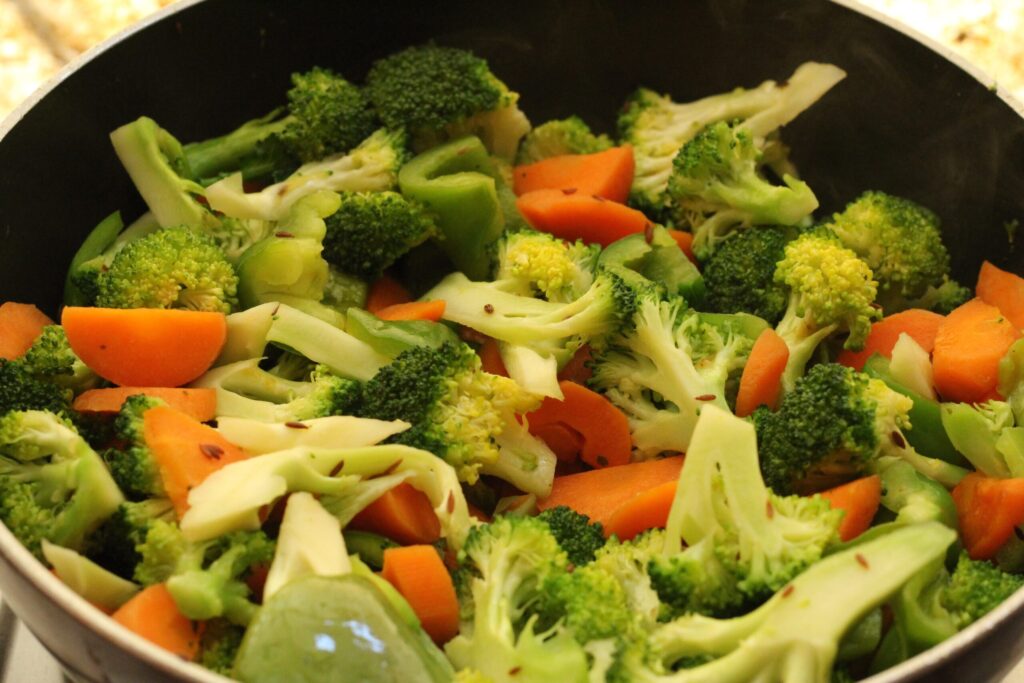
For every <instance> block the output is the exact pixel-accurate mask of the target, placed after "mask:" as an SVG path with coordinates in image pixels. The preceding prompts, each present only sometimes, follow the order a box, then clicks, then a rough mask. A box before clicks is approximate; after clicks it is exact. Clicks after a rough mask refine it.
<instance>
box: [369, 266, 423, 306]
mask: <svg viewBox="0 0 1024 683" xmlns="http://www.w3.org/2000/svg"><path fill="white" fill-rule="evenodd" d="M410 301H412V296H411V295H410V294H409V292H408V291H407V290H406V289H405V287H403V286H402V285H401V283H399V282H398V280H396V279H395V278H393V277H391V276H390V275H388V274H387V273H385V274H384V275H381V276H380V277H379V278H377V279H376V280H375V281H374V282H373V284H372V285H370V292H369V293H368V294H367V295H366V310H368V311H369V312H370V313H373V314H374V315H376V314H377V312H378V311H380V310H382V309H384V308H387V307H388V306H394V305H396V304H404V303H408V302H410Z"/></svg>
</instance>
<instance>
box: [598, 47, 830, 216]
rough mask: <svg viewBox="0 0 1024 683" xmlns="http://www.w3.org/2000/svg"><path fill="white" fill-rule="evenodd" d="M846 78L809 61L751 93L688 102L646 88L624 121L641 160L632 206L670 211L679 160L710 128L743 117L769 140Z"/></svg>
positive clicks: (624, 134) (623, 131)
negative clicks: (674, 170)
mask: <svg viewBox="0 0 1024 683" xmlns="http://www.w3.org/2000/svg"><path fill="white" fill-rule="evenodd" d="M845 77H846V73H845V72H844V71H843V70H842V69H839V68H838V67H835V66H832V65H830V64H817V63H814V62H808V63H806V64H803V65H801V66H800V67H799V68H797V70H796V71H795V72H793V75H792V76H790V78H789V79H788V80H786V81H785V82H784V83H783V84H778V83H776V82H775V81H765V82H764V83H762V84H761V85H760V86H758V87H757V88H753V89H751V90H745V89H743V88H737V89H736V90H733V91H732V92H727V93H722V94H720V95H712V96H710V97H705V98H704V99H701V100H697V101H695V102H689V103H686V104H679V103H676V102H673V101H672V100H671V99H670V98H669V97H668V96H665V95H659V94H658V93H656V92H654V91H652V90H649V89H647V88H641V89H640V90H638V91H637V92H635V93H634V94H633V95H632V96H631V97H630V99H629V100H628V101H627V102H626V105H625V106H624V107H623V110H622V113H621V114H620V115H619V120H618V127H619V137H620V140H621V141H622V142H624V143H629V144H631V145H633V153H634V156H635V157H636V173H635V174H634V176H633V188H632V196H631V198H630V201H631V203H633V204H635V205H637V206H639V207H640V208H642V209H644V210H645V211H648V212H649V215H651V216H652V217H655V218H660V217H661V215H662V214H663V213H665V209H666V204H667V197H666V188H667V187H668V181H669V176H670V175H671V174H672V162H673V159H674V158H675V156H676V154H677V152H678V151H679V150H680V148H681V147H682V146H683V145H684V144H686V143H687V142H688V141H690V140H692V139H693V137H694V136H695V135H697V133H699V132H700V131H701V130H702V129H703V128H705V127H706V126H709V125H711V124H713V123H716V122H719V121H732V120H735V119H740V120H743V121H744V127H745V128H746V129H747V130H749V131H750V133H751V134H752V135H753V136H754V137H755V138H756V139H762V138H766V137H767V136H768V135H769V133H771V132H772V131H775V130H776V129H778V128H780V127H781V126H784V125H785V124H787V123H789V122H790V121H791V120H793V119H794V118H796V117H797V115H799V114H800V113H801V112H802V111H803V110H804V109H806V108H807V107H809V106H811V105H812V104H814V102H816V101H817V100H818V99H819V98H820V97H821V96H822V95H824V94H825V93H826V92H828V90H829V89H831V88H832V86H833V85H835V84H836V83H838V82H839V81H841V80H842V79H843V78H845ZM776 147H777V146H776ZM766 151H767V150H766Z"/></svg>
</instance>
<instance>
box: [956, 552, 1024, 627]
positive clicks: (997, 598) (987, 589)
mask: <svg viewBox="0 0 1024 683" xmlns="http://www.w3.org/2000/svg"><path fill="white" fill-rule="evenodd" d="M1021 586H1024V576H1020V575H1018V574H1008V573H1007V572H1004V571H1001V570H1000V569H999V568H997V567H995V566H994V565H992V564H990V563H989V562H985V561H982V560H972V559H971V558H970V557H969V556H968V555H967V553H965V552H962V553H960V559H959V560H957V563H956V568H955V569H954V570H953V574H952V576H951V577H950V579H949V585H948V586H947V587H946V589H945V591H943V594H942V606H943V607H945V608H946V609H947V610H949V611H950V613H951V615H952V616H953V619H954V621H955V623H956V625H957V627H959V628H960V629H963V628H966V627H967V626H969V625H971V624H973V623H974V622H975V621H977V620H978V619H981V618H982V617H983V616H985V615H986V614H988V613H989V612H991V611H992V610H994V609H995V608H996V607H998V606H999V604H1000V603H1001V602H1003V601H1004V600H1006V599H1007V598H1008V597H1010V596H1011V595H1013V594H1014V593H1016V592H1017V589H1018V588H1020V587H1021Z"/></svg>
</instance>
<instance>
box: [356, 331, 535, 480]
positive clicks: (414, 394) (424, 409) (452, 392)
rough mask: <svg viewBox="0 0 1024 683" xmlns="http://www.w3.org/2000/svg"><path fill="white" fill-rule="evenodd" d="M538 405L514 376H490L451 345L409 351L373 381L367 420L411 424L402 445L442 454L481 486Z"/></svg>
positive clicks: (466, 350)
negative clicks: (518, 420) (507, 439)
mask: <svg viewBox="0 0 1024 683" xmlns="http://www.w3.org/2000/svg"><path fill="white" fill-rule="evenodd" d="M538 403H539V402H538V400H537V399H536V398H534V397H532V396H531V395H530V394H527V393H525V392H524V391H523V390H522V389H521V388H520V387H519V385H517V384H516V383H515V382H513V381H512V380H510V379H509V378H507V377H499V376H497V375H491V374H489V373H485V372H483V371H482V370H481V369H480V357H479V356H477V354H476V353H475V352H474V351H473V349H471V348H470V347H469V346H467V345H466V344H463V343H461V342H447V343H445V344H443V345H442V346H440V347H438V348H436V349H432V348H428V347H417V348H413V349H409V350H408V351H405V352H403V353H402V354H401V355H399V356H398V358H396V359H395V360H394V362H392V363H391V364H390V365H387V366H385V367H384V368H382V369H381V370H380V371H379V372H378V373H377V374H376V375H375V376H374V377H373V379H371V380H370V381H369V382H367V383H366V387H365V390H364V401H363V406H362V415H363V416H364V417H373V418H377V419H380V420H404V421H406V422H409V423H411V424H412V427H411V428H410V429H409V430H407V431H405V432H402V433H401V434H398V435H397V436H395V437H394V439H393V440H394V441H395V442H397V443H401V444H405V445H408V446H414V447H416V448H422V449H424V450H427V451H430V452H431V453H434V454H435V455H437V456H438V457H441V458H443V459H444V460H445V461H446V462H447V463H448V464H450V465H451V466H452V467H454V468H455V470H456V471H457V472H458V475H459V479H461V480H462V481H467V482H469V483H473V482H475V481H476V480H477V477H478V476H479V473H480V468H481V467H482V466H483V465H484V464H485V463H486V464H490V463H495V462H497V461H499V460H500V459H501V457H502V455H501V448H500V445H499V444H498V442H497V441H496V439H497V438H498V437H499V436H500V435H501V434H502V432H503V431H505V430H506V429H508V428H509V427H510V423H511V422H513V421H515V415H516V414H517V413H523V412H526V411H527V410H531V409H533V408H535V407H536V406H537V405H538ZM552 474H553V472H552Z"/></svg>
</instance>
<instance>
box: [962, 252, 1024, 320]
mask: <svg viewBox="0 0 1024 683" xmlns="http://www.w3.org/2000/svg"><path fill="white" fill-rule="evenodd" d="M974 291H975V292H976V293H977V295H978V298H979V299H981V300H982V301H984V302H985V303H987V304H992V305H993V306H995V307H996V308H998V309H999V310H1000V311H1001V312H1002V314H1003V315H1005V316H1006V317H1007V318H1009V319H1010V322H1012V323H1013V325H1014V327H1016V328H1017V329H1018V330H1019V329H1021V328H1024V277H1021V276H1020V275H1015V274H1013V273H1008V272H1006V271H1005V270H1002V269H1000V268H997V267H996V266H994V265H992V264H991V263H989V262H988V261H985V262H983V263H982V264H981V272H980V273H978V287H977V289H975V290H974Z"/></svg>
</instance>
